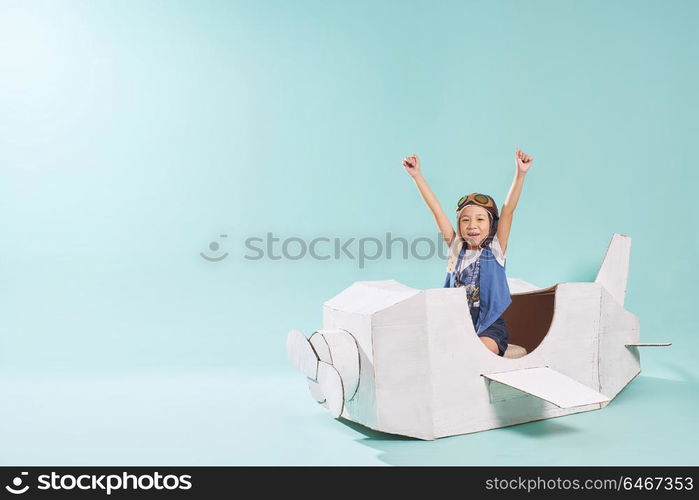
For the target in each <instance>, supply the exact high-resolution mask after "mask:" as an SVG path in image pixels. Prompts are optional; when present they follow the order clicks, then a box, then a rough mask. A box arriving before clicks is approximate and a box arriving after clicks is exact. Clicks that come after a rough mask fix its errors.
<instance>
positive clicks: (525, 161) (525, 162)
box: [515, 148, 534, 174]
mask: <svg viewBox="0 0 699 500" xmlns="http://www.w3.org/2000/svg"><path fill="white" fill-rule="evenodd" d="M533 161H534V157H533V156H529V155H528V154H525V153H524V151H522V150H521V149H518V148H517V149H515V162H516V164H517V170H518V171H519V172H522V173H523V174H525V173H527V170H529V167H531V166H532V162H533Z"/></svg>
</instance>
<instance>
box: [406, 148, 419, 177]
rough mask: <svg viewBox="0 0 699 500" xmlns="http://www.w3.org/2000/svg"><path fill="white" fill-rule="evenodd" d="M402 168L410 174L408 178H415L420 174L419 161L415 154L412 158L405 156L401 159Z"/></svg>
mask: <svg viewBox="0 0 699 500" xmlns="http://www.w3.org/2000/svg"><path fill="white" fill-rule="evenodd" d="M403 167H404V168H405V171H406V172H408V174H410V177H415V176H416V175H417V174H419V173H420V159H419V158H418V157H417V155H416V154H415V153H413V156H406V157H405V158H403Z"/></svg>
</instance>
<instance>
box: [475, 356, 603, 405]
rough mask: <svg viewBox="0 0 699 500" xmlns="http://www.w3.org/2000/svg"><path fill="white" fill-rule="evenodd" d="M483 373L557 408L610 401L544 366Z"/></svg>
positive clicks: (491, 378)
mask: <svg viewBox="0 0 699 500" xmlns="http://www.w3.org/2000/svg"><path fill="white" fill-rule="evenodd" d="M483 376H484V377H486V378H488V379H490V380H493V381H495V382H499V383H501V384H505V385H509V386H510V387H513V388H514V389H517V390H519V391H522V392H524V393H526V394H531V395H532V396H536V397H537V398H541V399H543V400H545V401H548V402H549V403H553V404H555V405H556V406H558V407H559V408H573V407H575V406H585V405H590V404H595V403H608V402H609V398H608V397H607V396H605V395H604V394H600V393H599V392H597V391H594V390H592V389H590V388H589V387H587V386H586V385H583V384H581V383H580V382H578V381H577V380H573V379H572V378H570V377H566V376H565V375H563V374H561V373H558V372H557V371H556V370H552V369H551V368H549V367H546V366H542V367H538V368H524V369H522V370H511V371H508V372H501V373H487V374H485V375H483Z"/></svg>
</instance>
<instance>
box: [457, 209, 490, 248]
mask: <svg viewBox="0 0 699 500" xmlns="http://www.w3.org/2000/svg"><path fill="white" fill-rule="evenodd" d="M459 230H460V231H461V237H462V238H463V239H464V240H466V242H467V243H468V247H469V248H470V249H476V248H478V246H479V245H480V244H481V243H482V242H483V240H484V239H486V238H487V237H488V235H489V234H490V215H489V214H488V211H487V210H486V209H485V208H483V207H479V206H477V205H467V206H466V207H465V208H464V209H463V210H462V211H461V214H460V215H459Z"/></svg>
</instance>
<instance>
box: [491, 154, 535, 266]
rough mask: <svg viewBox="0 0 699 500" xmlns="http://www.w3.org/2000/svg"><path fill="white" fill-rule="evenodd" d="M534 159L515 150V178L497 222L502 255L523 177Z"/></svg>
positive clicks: (505, 247)
mask: <svg viewBox="0 0 699 500" xmlns="http://www.w3.org/2000/svg"><path fill="white" fill-rule="evenodd" d="M532 161H534V157H532V156H529V155H528V154H525V153H524V152H523V151H522V150H521V149H516V150H515V178H514V180H513V181H512V186H511V187H510V192H509V193H507V198H505V203H504V204H503V205H502V209H501V210H500V222H498V240H499V241H500V248H502V253H505V252H506V251H507V239H508V238H509V237H510V228H511V227H512V216H513V215H514V213H515V207H517V202H518V201H519V195H520V194H521V193H522V186H523V185H524V177H525V176H526V175H527V171H528V170H529V167H531V165H532Z"/></svg>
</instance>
